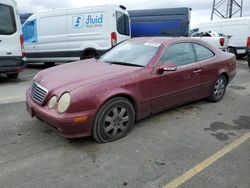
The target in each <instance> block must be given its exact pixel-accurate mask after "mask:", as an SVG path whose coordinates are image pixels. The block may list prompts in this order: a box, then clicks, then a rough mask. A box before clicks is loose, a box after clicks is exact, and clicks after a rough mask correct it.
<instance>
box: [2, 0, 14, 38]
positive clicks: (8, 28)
mask: <svg viewBox="0 0 250 188" xmlns="http://www.w3.org/2000/svg"><path fill="white" fill-rule="evenodd" d="M15 32H16V23H15V16H14V11H13V8H12V7H11V6H7V5H2V4H0V35H11V34H13V33H15Z"/></svg>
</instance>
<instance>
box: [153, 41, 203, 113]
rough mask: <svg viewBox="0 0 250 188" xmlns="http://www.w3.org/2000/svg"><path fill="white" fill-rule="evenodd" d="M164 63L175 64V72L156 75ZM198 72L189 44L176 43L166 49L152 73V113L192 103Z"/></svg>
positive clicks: (198, 66)
mask: <svg viewBox="0 0 250 188" xmlns="http://www.w3.org/2000/svg"><path fill="white" fill-rule="evenodd" d="M164 63H174V64H176V66H177V70H175V71H164V72H163V73H162V74H159V73H157V69H159V67H160V66H162V65H163V64H164ZM200 71H201V67H200V64H199V63H196V62H195V53H194V49H193V46H192V44H191V43H177V44H173V45H172V46H170V47H169V48H167V49H166V50H165V52H164V53H163V55H162V57H161V58H160V61H159V63H158V64H157V66H155V68H154V70H153V71H152V88H151V97H152V104H151V107H152V112H153V113H154V112H159V111H161V110H164V109H167V108H171V107H174V106H177V105H180V104H183V103H186V102H190V101H192V100H193V98H194V95H195V94H196V91H197V87H198V86H199V84H200Z"/></svg>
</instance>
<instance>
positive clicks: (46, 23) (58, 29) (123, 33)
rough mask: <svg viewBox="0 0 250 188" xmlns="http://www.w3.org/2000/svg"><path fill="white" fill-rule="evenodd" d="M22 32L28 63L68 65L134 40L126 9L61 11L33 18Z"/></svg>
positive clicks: (34, 15)
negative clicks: (125, 41) (64, 63)
mask: <svg viewBox="0 0 250 188" xmlns="http://www.w3.org/2000/svg"><path fill="white" fill-rule="evenodd" d="M22 29H23V34H24V47H25V54H26V57H27V62H29V63H31V62H44V63H54V62H68V61H76V60H80V59H87V58H92V57H94V56H97V55H99V54H102V53H104V52H105V51H107V50H108V49H110V48H111V47H112V46H113V45H115V44H116V43H119V42H121V41H123V40H126V39H128V38H130V19H129V16H128V13H127V11H126V8H125V7H123V6H115V5H104V6H95V7H83V8H73V9H60V10H52V11H48V12H41V13H37V14H33V15H32V16H31V17H29V18H28V20H26V22H25V23H24V25H23V28H22Z"/></svg>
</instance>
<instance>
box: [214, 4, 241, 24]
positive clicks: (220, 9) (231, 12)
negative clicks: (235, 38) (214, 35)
mask: <svg viewBox="0 0 250 188" xmlns="http://www.w3.org/2000/svg"><path fill="white" fill-rule="evenodd" d="M242 10H243V0H213V9H212V14H211V20H213V18H214V15H216V16H218V17H219V18H221V19H227V18H232V17H233V16H236V14H237V13H239V16H240V17H242Z"/></svg>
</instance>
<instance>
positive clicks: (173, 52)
mask: <svg viewBox="0 0 250 188" xmlns="http://www.w3.org/2000/svg"><path fill="white" fill-rule="evenodd" d="M169 61H171V62H172V63H175V64H176V65H177V66H178V67H179V66H183V65H188V64H191V63H194V62H195V54H194V50H193V47H192V44H191V43H179V44H174V45H172V46H170V47H169V48H167V49H166V51H165V52H164V54H163V55H162V57H161V59H160V63H167V62H169Z"/></svg>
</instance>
